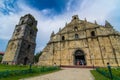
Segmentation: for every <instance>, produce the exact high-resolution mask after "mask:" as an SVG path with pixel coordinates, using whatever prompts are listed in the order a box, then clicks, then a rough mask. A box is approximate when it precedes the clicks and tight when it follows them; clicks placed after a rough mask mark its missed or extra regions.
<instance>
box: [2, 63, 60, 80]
mask: <svg viewBox="0 0 120 80" xmlns="http://www.w3.org/2000/svg"><path fill="white" fill-rule="evenodd" d="M3 67H5V68H6V67H7V68H8V69H4V70H1V71H0V80H18V79H20V78H24V77H30V75H33V76H34V75H38V74H44V73H48V72H53V71H56V70H60V68H59V67H52V66H49V67H45V66H43V67H37V66H32V69H29V66H17V65H0V68H3ZM12 67H13V68H12ZM15 67H16V69H15ZM12 76H14V78H16V79H11V78H13V77H12ZM18 76H21V77H19V78H17V77H18ZM7 77H8V78H10V79H8V78H7Z"/></svg>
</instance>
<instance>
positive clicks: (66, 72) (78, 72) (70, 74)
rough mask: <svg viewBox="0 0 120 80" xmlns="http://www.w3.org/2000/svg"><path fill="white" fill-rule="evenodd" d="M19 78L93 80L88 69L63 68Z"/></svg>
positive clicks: (35, 79)
mask: <svg viewBox="0 0 120 80" xmlns="http://www.w3.org/2000/svg"><path fill="white" fill-rule="evenodd" d="M21 80H94V79H93V76H92V75H91V73H90V69H82V68H64V69H63V70H61V71H58V72H54V73H50V74H46V75H42V76H37V77H32V78H27V79H21Z"/></svg>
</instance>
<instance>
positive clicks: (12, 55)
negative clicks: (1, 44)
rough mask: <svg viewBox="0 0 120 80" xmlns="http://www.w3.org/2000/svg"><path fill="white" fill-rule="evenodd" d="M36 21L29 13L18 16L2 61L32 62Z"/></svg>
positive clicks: (14, 62)
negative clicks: (17, 21)
mask: <svg viewBox="0 0 120 80" xmlns="http://www.w3.org/2000/svg"><path fill="white" fill-rule="evenodd" d="M36 26H37V21H36V20H35V18H34V17H33V16H32V15H31V14H27V15H25V16H23V17H21V18H20V21H19V23H18V25H16V27H15V30H14V32H13V35H12V38H11V39H10V40H9V42H8V45H7V48H6V52H5V55H4V57H3V60H2V63H6V64H24V65H26V64H29V63H32V62H33V58H34V51H35V46H36V35H37V27H36Z"/></svg>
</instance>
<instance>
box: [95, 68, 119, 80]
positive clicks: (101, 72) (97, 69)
mask: <svg viewBox="0 0 120 80" xmlns="http://www.w3.org/2000/svg"><path fill="white" fill-rule="evenodd" d="M96 71H97V72H99V73H100V74H102V75H104V76H105V77H108V78H111V76H110V73H109V72H108V71H107V70H106V71H103V70H101V69H100V68H96ZM112 77H113V79H111V80H120V77H118V76H115V75H112Z"/></svg>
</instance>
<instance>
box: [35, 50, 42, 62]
mask: <svg viewBox="0 0 120 80" xmlns="http://www.w3.org/2000/svg"><path fill="white" fill-rule="evenodd" d="M41 55H42V52H41V51H40V52H39V53H36V55H35V56H34V62H35V63H37V62H38V61H39V57H40V56H41Z"/></svg>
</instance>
